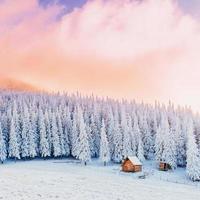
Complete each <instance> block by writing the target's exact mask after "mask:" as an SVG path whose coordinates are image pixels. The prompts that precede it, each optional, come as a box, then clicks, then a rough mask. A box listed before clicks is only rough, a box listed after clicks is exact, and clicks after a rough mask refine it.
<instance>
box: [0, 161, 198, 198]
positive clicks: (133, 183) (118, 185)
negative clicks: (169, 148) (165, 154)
mask: <svg viewBox="0 0 200 200" xmlns="http://www.w3.org/2000/svg"><path fill="white" fill-rule="evenodd" d="M143 171H144V172H145V173H146V174H148V176H147V178H146V179H144V180H143V179H138V176H139V175H141V174H138V173H137V174H126V173H123V172H120V166H119V165H113V164H112V165H109V166H107V167H104V166H102V165H101V164H99V163H98V162H97V161H93V162H92V164H89V165H88V166H86V167H85V166H83V165H81V164H80V163H78V162H77V161H75V160H70V159H67V160H66V159H62V160H46V161H44V160H34V161H18V162H17V163H14V162H11V161H9V162H7V163H5V165H0V199H5V200H22V199H23V200H38V199H42V200H47V199H48V200H49V199H50V200H51V199H57V200H59V199H63V200H65V199H66V200H108V199H109V200H129V199H130V200H147V199H148V200H177V199H181V200H198V199H199V197H200V184H199V183H195V184H193V183H192V182H190V181H189V180H187V179H186V177H185V171H184V170H183V169H178V170H176V171H175V172H159V171H158V170H157V169H156V168H155V164H154V163H149V162H147V163H145V166H144V169H143ZM160 179H161V180H160ZM174 182H179V183H174Z"/></svg>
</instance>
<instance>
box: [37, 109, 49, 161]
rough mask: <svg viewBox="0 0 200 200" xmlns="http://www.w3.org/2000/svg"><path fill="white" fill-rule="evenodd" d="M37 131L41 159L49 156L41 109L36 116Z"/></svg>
mask: <svg viewBox="0 0 200 200" xmlns="http://www.w3.org/2000/svg"><path fill="white" fill-rule="evenodd" d="M38 130H39V151H40V155H41V157H43V158H46V157H48V156H50V149H49V143H48V139H47V135H46V128H45V121H44V114H43V111H42V109H41V108H39V116H38Z"/></svg>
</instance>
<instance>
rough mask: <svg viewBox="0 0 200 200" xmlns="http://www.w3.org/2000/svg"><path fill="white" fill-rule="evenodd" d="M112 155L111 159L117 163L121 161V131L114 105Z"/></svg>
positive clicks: (116, 109)
mask: <svg viewBox="0 0 200 200" xmlns="http://www.w3.org/2000/svg"><path fill="white" fill-rule="evenodd" d="M113 133H114V135H113V146H114V151H113V157H112V160H113V161H114V162H116V163H119V162H121V161H122V159H123V157H122V148H123V147H122V133H121V131H120V127H119V113H118V108H117V106H115V113H114V131H113Z"/></svg>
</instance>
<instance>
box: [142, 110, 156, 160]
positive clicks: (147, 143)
mask: <svg viewBox="0 0 200 200" xmlns="http://www.w3.org/2000/svg"><path fill="white" fill-rule="evenodd" d="M146 112H147V111H146V110H142V111H140V112H139V127H140V131H141V138H142V142H143V148H144V156H145V158H147V159H150V158H151V156H152V155H151V154H152V152H151V151H150V150H151V148H152V146H153V138H152V135H151V132H150V129H149V126H148V123H147V113H146Z"/></svg>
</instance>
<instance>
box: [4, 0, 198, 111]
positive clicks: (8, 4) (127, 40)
mask: <svg viewBox="0 0 200 200" xmlns="http://www.w3.org/2000/svg"><path fill="white" fill-rule="evenodd" d="M16 2H17V3H16ZM60 9H61V8H59V7H57V6H52V7H49V8H48V9H47V10H45V11H44V10H43V9H42V8H40V7H39V6H38V4H37V2H36V0H30V1H26V2H24V1H23V0H17V1H11V0H5V3H3V4H0V46H1V49H0V70H1V72H2V74H3V75H5V76H10V77H13V78H17V79H21V80H23V81H25V82H28V83H31V84H33V85H36V86H38V87H41V88H45V89H48V90H68V91H70V92H72V91H75V90H80V91H82V92H84V93H90V92H94V93H96V94H99V95H109V96H113V97H119V98H121V97H127V98H134V97H135V98H137V99H139V100H141V99H144V100H146V101H151V102H152V101H153V100H154V99H158V100H161V101H164V102H166V101H168V99H169V98H170V99H171V100H172V101H175V102H176V103H180V104H191V105H192V106H193V108H195V109H197V108H198V107H199V108H200V103H199V102H200V90H199V85H200V81H199V77H198V74H199V73H200V69H199V65H200V57H199V52H200V31H199V22H197V21H195V19H193V18H192V17H191V16H189V15H185V14H184V13H183V12H181V10H180V9H179V8H178V6H177V4H176V3H175V1H173V0H166V1H163V0H146V1H143V2H140V3H139V2H138V1H137V2H136V1H132V0H125V1H117V0H110V1H103V0H93V1H88V3H86V4H85V5H84V6H83V7H82V8H78V9H75V10H74V11H73V12H71V13H69V14H67V15H65V16H64V17H63V18H62V20H60V21H55V20H53V18H54V17H55V16H56V15H57V14H58V13H59V10H60ZM17 18H18V19H19V20H18V21H16V19H17Z"/></svg>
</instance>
